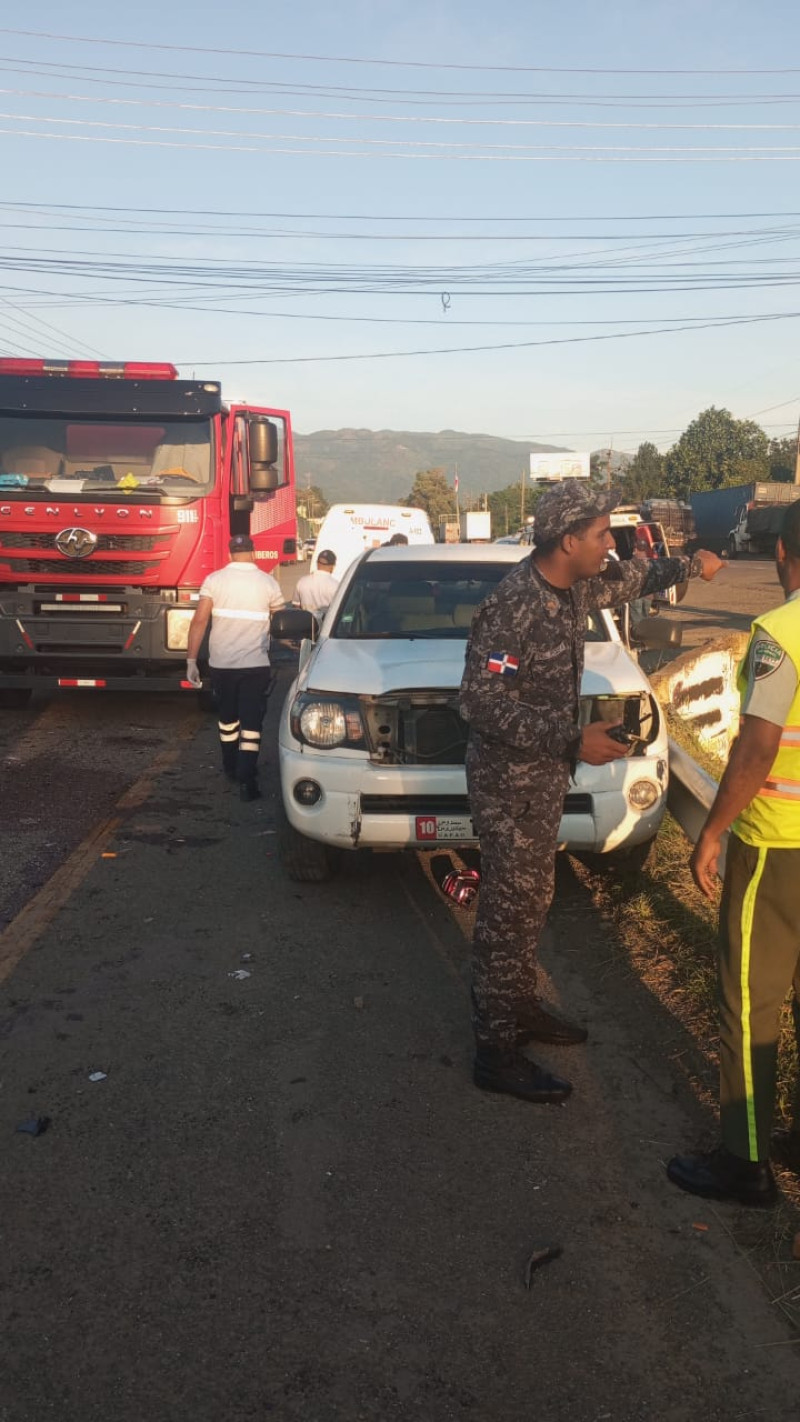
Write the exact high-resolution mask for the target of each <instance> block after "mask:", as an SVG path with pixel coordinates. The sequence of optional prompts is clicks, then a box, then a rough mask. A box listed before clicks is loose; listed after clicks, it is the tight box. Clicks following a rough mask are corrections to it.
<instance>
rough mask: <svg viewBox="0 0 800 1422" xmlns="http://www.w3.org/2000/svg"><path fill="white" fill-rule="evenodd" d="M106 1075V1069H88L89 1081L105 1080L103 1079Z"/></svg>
mask: <svg viewBox="0 0 800 1422" xmlns="http://www.w3.org/2000/svg"><path fill="white" fill-rule="evenodd" d="M107 1076H108V1072H107V1071H90V1072H89V1080H90V1081H105V1079H106V1077H107Z"/></svg>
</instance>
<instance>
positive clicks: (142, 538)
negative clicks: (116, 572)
mask: <svg viewBox="0 0 800 1422" xmlns="http://www.w3.org/2000/svg"><path fill="white" fill-rule="evenodd" d="M168 537H169V535H168V534H167V535H164V534H162V535H161V536H160V538H159V536H158V535H157V534H142V533H101V534H99V535H98V538H97V549H96V552H98V553H117V552H120V553H151V552H152V551H153V549H154V548H156V547H157V546H158V544H159V542H161V543H164V542H165V541H166V540H167V538H168ZM55 546H56V535H55V534H54V533H12V532H10V531H5V530H4V531H3V532H2V533H0V548H41V549H46V548H48V549H49V548H52V549H55ZM57 566H58V568H59V569H60V568H61V566H62V565H61V563H59V564H58V565H57Z"/></svg>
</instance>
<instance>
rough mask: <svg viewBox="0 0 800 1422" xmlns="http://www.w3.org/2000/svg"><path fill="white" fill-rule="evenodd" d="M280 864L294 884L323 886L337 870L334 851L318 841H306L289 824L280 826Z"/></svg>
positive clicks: (304, 837)
mask: <svg viewBox="0 0 800 1422" xmlns="http://www.w3.org/2000/svg"><path fill="white" fill-rule="evenodd" d="M278 853H279V855H280V860H281V864H282V865H283V867H284V869H285V870H286V873H287V874H288V875H289V878H290V879H293V880H294V882H295V883H296V884H324V883H325V881H326V880H327V879H330V878H332V876H333V875H334V874H335V873H336V871H337V869H338V868H339V863H338V856H337V854H336V851H335V850H333V851H332V850H329V849H328V847H327V845H325V844H322V843H321V841H320V840H318V839H308V837H307V836H306V835H304V834H300V833H299V832H298V831H297V830H296V829H294V827H293V826H292V825H290V824H285V825H282V826H281V829H280V832H279V836H278Z"/></svg>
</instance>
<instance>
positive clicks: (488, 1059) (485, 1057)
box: [472, 1047, 572, 1105]
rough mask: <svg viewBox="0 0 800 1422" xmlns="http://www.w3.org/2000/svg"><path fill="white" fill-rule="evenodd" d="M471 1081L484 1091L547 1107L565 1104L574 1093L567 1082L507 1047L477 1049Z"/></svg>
mask: <svg viewBox="0 0 800 1422" xmlns="http://www.w3.org/2000/svg"><path fill="white" fill-rule="evenodd" d="M472 1079H473V1081H474V1082H475V1085H476V1086H479V1087H480V1088H481V1090H482V1091H504V1092H506V1093H507V1095H509V1096H519V1097H521V1099H522V1100H523V1101H536V1102H541V1103H543V1104H545V1105H546V1104H548V1103H550V1102H552V1103H558V1102H559V1101H566V1099H567V1097H568V1096H569V1094H570V1092H571V1091H572V1087H571V1086H570V1083H569V1082H568V1081H562V1079H561V1077H560V1076H552V1075H551V1074H550V1072H549V1071H546V1070H545V1068H544V1067H540V1066H537V1065H536V1063H535V1062H529V1061H528V1058H527V1057H523V1056H522V1055H521V1053H519V1052H515V1051H509V1050H508V1049H507V1048H504V1047H478V1048H477V1050H476V1052H475V1070H474V1073H473V1078H472Z"/></svg>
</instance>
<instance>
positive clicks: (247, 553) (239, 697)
mask: <svg viewBox="0 0 800 1422" xmlns="http://www.w3.org/2000/svg"><path fill="white" fill-rule="evenodd" d="M228 550H229V552H230V555H231V557H230V562H229V563H228V565H227V567H225V568H220V569H218V570H217V572H216V573H211V574H210V575H209V576H208V577H207V578H206V580H205V582H204V583H203V585H202V587H201V589H200V596H199V599H198V603H197V611H196V612H195V614H194V617H193V618H192V621H191V624H190V626H189V641H188V646H187V663H186V677H187V680H188V681H190V682H191V684H192V686H198V687H199V686H202V684H203V680H202V677H201V676H200V673H199V671H198V667H197V658H198V655H199V653H200V647H201V645H202V642H203V638H204V636H205V633H206V628H207V627H208V625H209V623H210V624H211V635H210V638H209V670H210V672H211V688H212V691H213V692H214V695H215V698H216V701H217V707H218V715H219V739H220V746H221V749H222V768H223V770H224V771H225V774H226V775H227V776H228V779H229V780H233V781H236V782H238V785H239V793H240V795H241V798H242V799H243V800H258V799H259V798H260V795H261V791H260V790H259V788H258V753H259V751H260V749H261V726H262V723H263V720H264V710H265V707H266V700H267V692H268V691H269V682H270V666H269V623H270V616H271V614H272V613H273V612H277V611H278V608H280V607H283V606H285V602H284V596H283V593H282V592H281V589H280V585H279V584H278V582H277V581H276V580H275V578H273V577H272V576H271V575H270V574H269V573H262V571H261V569H260V568H259V567H258V566H257V564H256V562H255V549H254V545H253V540H252V538H251V537H250V536H249V534H247V533H237V534H234V536H233V538H231V540H230V542H229V544H228Z"/></svg>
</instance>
